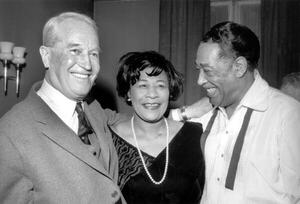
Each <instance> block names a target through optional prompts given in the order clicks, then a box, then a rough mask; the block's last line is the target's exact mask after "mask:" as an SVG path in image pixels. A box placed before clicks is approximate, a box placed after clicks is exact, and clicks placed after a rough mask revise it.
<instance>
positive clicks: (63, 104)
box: [38, 79, 76, 118]
mask: <svg viewBox="0 0 300 204" xmlns="http://www.w3.org/2000/svg"><path fill="white" fill-rule="evenodd" d="M38 95H39V96H40V97H41V98H42V99H43V100H44V101H45V102H46V103H47V104H48V105H49V106H50V107H51V108H52V109H54V110H56V111H55V112H56V113H57V114H58V115H61V114H63V115H64V116H66V117H70V118H71V117H73V114H74V112H75V106H76V101H73V100H71V99H69V98H67V97H66V96H65V95H63V94H62V93H61V92H60V91H58V90H57V89H55V88H54V87H53V86H51V85H50V84H49V83H48V82H47V81H46V80H45V79H44V81H43V84H42V86H41V88H40V89H39V90H38Z"/></svg>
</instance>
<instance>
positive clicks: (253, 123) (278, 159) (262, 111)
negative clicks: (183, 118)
mask: <svg viewBox="0 0 300 204" xmlns="http://www.w3.org/2000/svg"><path fill="white" fill-rule="evenodd" d="M248 107H249V108H252V109H254V111H253V113H252V116H251V118H250V122H249V126H248V129H247V132H246V135H245V140H244V144H243V147H242V151H241V156H240V160H239V163H238V167H237V173H236V178H235V183H234V189H233V190H230V189H227V188H225V180H226V176H227V171H228V167H229V163H230V159H231V156H232V151H233V147H234V144H235V141H236V138H237V135H238V133H239V131H240V128H241V125H242V123H243V119H244V115H245V113H246V110H247V108H248ZM211 116H212V111H211V112H209V113H207V114H206V115H204V116H203V117H201V118H198V119H192V120H191V121H194V122H200V123H202V124H203V127H204V129H205V128H206V125H207V123H208V121H209V119H210V117H211ZM205 163H206V184H205V188H204V192H203V196H202V199H201V204H217V203H218V204H221V203H224V204H248V203H255V204H258V203H261V204H268V203H269V204H271V203H272V204H275V203H300V103H299V102H297V101H296V100H294V99H292V98H291V97H289V96H287V95H285V94H283V93H282V92H280V91H279V90H277V89H274V88H271V87H269V85H268V84H267V82H266V81H264V80H263V79H262V78H261V77H260V75H259V73H258V71H255V81H254V83H253V84H252V86H251V87H250V89H249V90H248V92H247V93H246V95H245V96H244V98H243V99H242V101H241V102H240V104H239V105H238V107H237V108H236V110H235V112H234V113H233V115H232V117H231V118H230V119H228V117H227V114H226V112H225V110H224V109H223V108H220V109H219V110H218V114H217V117H216V119H215V121H214V123H213V126H212V129H211V132H210V134H209V135H208V138H207V140H206V144H205Z"/></svg>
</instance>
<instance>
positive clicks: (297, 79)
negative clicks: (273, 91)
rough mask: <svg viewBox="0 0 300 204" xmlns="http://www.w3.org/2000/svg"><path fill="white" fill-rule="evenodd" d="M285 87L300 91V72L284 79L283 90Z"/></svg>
mask: <svg viewBox="0 0 300 204" xmlns="http://www.w3.org/2000/svg"><path fill="white" fill-rule="evenodd" d="M285 86H293V87H294V88H298V89H300V72H293V73H290V74H288V75H286V76H284V77H283V78H282V83H281V88H283V87H285Z"/></svg>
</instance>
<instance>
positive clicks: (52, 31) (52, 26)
mask: <svg viewBox="0 0 300 204" xmlns="http://www.w3.org/2000/svg"><path fill="white" fill-rule="evenodd" d="M67 19H73V20H77V21H81V22H85V23H87V24H88V25H90V26H91V27H92V28H93V29H94V30H95V32H96V33H97V32H98V28H97V25H96V22H95V21H94V20H93V19H92V18H90V17H89V16H87V15H85V14H81V13H76V12H64V13H61V14H58V15H56V16H54V17H52V18H50V19H49V20H48V21H47V22H46V24H45V26H44V29H43V45H44V46H47V47H52V46H54V45H55V43H56V42H57V41H58V40H59V38H58V36H57V33H56V28H57V26H58V25H59V24H60V23H61V22H63V21H65V20H67Z"/></svg>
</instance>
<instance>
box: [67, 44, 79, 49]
mask: <svg viewBox="0 0 300 204" xmlns="http://www.w3.org/2000/svg"><path fill="white" fill-rule="evenodd" d="M78 46H80V44H79V43H70V44H68V45H67V48H72V47H78Z"/></svg>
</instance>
